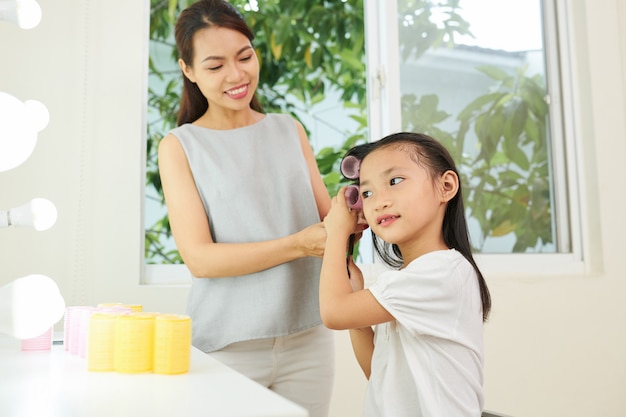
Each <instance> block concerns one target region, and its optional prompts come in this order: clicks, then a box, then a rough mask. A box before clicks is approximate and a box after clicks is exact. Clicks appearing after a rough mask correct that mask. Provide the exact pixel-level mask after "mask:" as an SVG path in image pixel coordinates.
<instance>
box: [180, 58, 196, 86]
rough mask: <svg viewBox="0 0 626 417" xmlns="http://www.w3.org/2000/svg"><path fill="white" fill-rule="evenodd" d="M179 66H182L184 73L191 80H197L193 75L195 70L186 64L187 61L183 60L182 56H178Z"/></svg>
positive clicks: (193, 81)
mask: <svg viewBox="0 0 626 417" xmlns="http://www.w3.org/2000/svg"><path fill="white" fill-rule="evenodd" d="M178 66H179V67H180V69H181V70H182V72H183V74H184V75H185V77H187V79H188V80H189V81H191V82H192V83H195V82H196V80H195V78H194V76H193V71H192V70H191V67H190V66H188V65H187V64H185V61H183V59H182V58H178Z"/></svg>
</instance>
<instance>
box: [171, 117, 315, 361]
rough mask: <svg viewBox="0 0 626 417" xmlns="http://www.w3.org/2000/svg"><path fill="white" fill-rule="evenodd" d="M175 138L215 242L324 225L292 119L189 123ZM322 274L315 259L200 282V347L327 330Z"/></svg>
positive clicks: (196, 322)
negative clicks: (218, 126) (221, 126)
mask: <svg viewBox="0 0 626 417" xmlns="http://www.w3.org/2000/svg"><path fill="white" fill-rule="evenodd" d="M171 133H172V134H174V135H175V136H176V137H177V138H178V139H179V141H180V143H181V144H182V147H183V149H184V151H185V153H186V155H187V159H188V161H189V166H190V167H191V171H192V174H193V177H194V180H195V182H196V187H197V188H198V193H199V194H200V197H201V199H202V202H203V204H204V208H205V210H206V214H207V217H208V220H209V224H210V226H211V234H212V237H213V240H214V241H215V242H217V243H236V242H254V241H264V240H270V239H276V238H280V237H283V236H287V235H290V234H292V233H295V232H297V231H299V230H302V229H303V228H305V227H307V226H309V225H311V224H314V223H317V222H319V221H320V218H319V213H318V211H317V205H316V202H315V197H314V196H313V190H312V187H311V179H310V174H309V171H308V168H307V164H306V161H305V159H304V155H303V154H302V148H301V146H300V140H299V137H298V131H297V129H296V126H295V123H294V120H293V119H292V118H291V116H288V115H280V114H268V115H266V116H265V118H264V119H263V120H261V121H260V122H258V123H255V124H254V125H251V126H246V127H243V128H238V129H232V130H212V129H207V128H203V127H198V126H194V125H191V124H185V125H182V126H180V127H178V128H176V129H173V130H172V131H171ZM245 256H247V254H246V253H243V252H242V253H241V257H242V258H244V257H245ZM320 268H321V260H320V259H319V258H314V257H307V258H300V259H297V260H294V261H292V262H288V263H286V264H282V265H278V266H276V267H274V268H270V269H268V270H265V271H261V272H257V273H254V274H249V275H244V276H238V277H226V278H201V277H194V278H193V279H192V284H191V289H190V292H189V304H188V313H189V315H190V316H191V319H192V339H193V345H194V346H195V347H197V348H198V349H200V350H202V351H204V352H211V351H214V350H218V349H221V348H223V347H225V346H227V345H229V344H231V343H234V342H238V341H244V340H252V339H260V338H267V337H276V336H282V335H286V334H291V333H295V332H298V331H302V330H305V329H307V328H310V327H313V326H316V325H318V324H320V323H321V320H320V315H319V303H318V288H319V287H318V284H319V274H320Z"/></svg>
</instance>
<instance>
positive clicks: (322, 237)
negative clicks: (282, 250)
mask: <svg viewBox="0 0 626 417" xmlns="http://www.w3.org/2000/svg"><path fill="white" fill-rule="evenodd" d="M297 239H298V240H297V241H298V243H297V244H298V247H299V248H300V249H301V250H302V252H303V254H304V256H316V257H318V258H321V257H322V256H324V249H325V248H326V228H325V227H324V223H322V222H319V223H315V224H312V225H311V226H308V227H306V228H304V229H302V230H301V231H300V232H298V233H297Z"/></svg>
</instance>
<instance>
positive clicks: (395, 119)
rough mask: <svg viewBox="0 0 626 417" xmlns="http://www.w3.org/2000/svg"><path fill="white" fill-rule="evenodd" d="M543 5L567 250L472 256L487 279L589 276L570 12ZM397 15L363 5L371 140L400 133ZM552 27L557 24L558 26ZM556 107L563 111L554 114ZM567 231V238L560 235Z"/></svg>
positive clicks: (559, 212) (553, 0) (392, 4)
mask: <svg viewBox="0 0 626 417" xmlns="http://www.w3.org/2000/svg"><path fill="white" fill-rule="evenodd" d="M520 1H524V0H520ZM542 4H543V15H544V28H545V27H556V28H557V30H556V31H549V30H545V35H544V36H545V44H546V63H547V65H546V66H547V68H548V74H547V77H548V85H549V95H550V100H549V101H550V106H551V111H550V114H551V119H550V123H551V126H550V130H551V134H550V138H551V140H552V142H551V149H552V152H553V153H554V154H555V155H562V157H557V158H553V170H554V181H555V187H554V189H555V195H554V203H555V204H554V206H555V210H556V222H557V245H558V246H562V244H563V242H565V243H566V244H569V246H570V247H571V251H570V252H567V253H565V252H561V253H554V254H532V253H524V254H476V255H475V258H476V261H477V263H478V264H479V266H480V267H481V270H482V271H483V273H484V274H485V275H486V276H524V277H527V276H551V275H561V274H584V273H587V272H589V271H588V266H587V265H586V263H585V262H584V260H585V259H587V256H585V255H586V254H585V253H584V248H583V244H582V242H583V241H584V239H583V237H584V236H585V235H586V233H585V230H584V227H583V224H582V221H581V218H582V217H581V192H580V185H581V184H582V182H581V178H580V176H579V175H580V174H579V172H580V171H579V169H578V166H582V164H581V161H580V157H581V155H580V154H579V153H578V151H577V150H578V149H581V147H580V143H579V140H580V139H579V137H580V136H579V134H578V132H579V131H580V126H578V125H577V122H576V120H577V118H576V117H575V115H576V113H577V109H576V104H575V103H576V102H577V101H576V98H577V97H575V94H574V91H575V89H574V88H573V85H574V77H575V74H574V73H573V64H572V62H573V53H574V51H573V47H572V46H573V45H571V43H570V42H568V40H570V39H572V36H571V28H570V26H569V24H568V23H569V22H570V21H571V19H572V16H571V10H569V9H568V7H567V2H566V0H543V1H542ZM397 14H398V9H397V2H396V1H382V0H365V25H366V27H367V30H366V34H368V35H372V34H373V35H374V39H367V44H366V45H367V46H366V48H367V82H368V105H369V109H368V111H369V114H368V117H369V127H370V135H371V138H381V137H383V136H385V135H388V134H390V133H393V132H397V131H399V130H400V129H401V120H400V115H401V111H400V97H401V94H400V84H399V79H400V69H399V66H400V65H399V62H400V61H399V60H400V58H399V49H398V35H397V34H398V28H397V22H398V19H397ZM550 22H556V25H554V24H553V23H550ZM376 35H377V36H376ZM559 39H560V40H561V42H560V44H559V42H558V40H559ZM559 79H560V82H559V81H558V80H559ZM555 108H557V109H558V108H560V109H561V110H560V111H554V109H555ZM566 179H567V180H566ZM568 211H569V213H568ZM563 223H565V224H563ZM567 223H569V224H567ZM566 229H569V233H564V232H563V230H566ZM558 246H557V250H559V247H558ZM375 262H376V261H375Z"/></svg>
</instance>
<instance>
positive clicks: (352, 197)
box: [345, 184, 363, 210]
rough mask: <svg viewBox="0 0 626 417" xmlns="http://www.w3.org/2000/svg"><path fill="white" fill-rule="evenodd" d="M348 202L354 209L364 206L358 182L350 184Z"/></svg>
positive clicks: (347, 193)
mask: <svg viewBox="0 0 626 417" xmlns="http://www.w3.org/2000/svg"><path fill="white" fill-rule="evenodd" d="M345 196H346V203H348V207H350V208H352V209H357V210H360V209H362V208H363V201H362V200H361V191H360V190H359V186H358V185H356V184H352V185H348V188H346V193H345Z"/></svg>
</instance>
